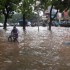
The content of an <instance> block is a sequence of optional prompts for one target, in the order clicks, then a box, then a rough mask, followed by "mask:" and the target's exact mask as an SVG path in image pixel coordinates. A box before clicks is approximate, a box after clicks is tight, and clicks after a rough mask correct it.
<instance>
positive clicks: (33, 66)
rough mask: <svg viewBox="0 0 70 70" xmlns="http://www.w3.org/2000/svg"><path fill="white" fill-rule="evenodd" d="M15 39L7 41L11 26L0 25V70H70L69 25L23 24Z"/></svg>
mask: <svg viewBox="0 0 70 70" xmlns="http://www.w3.org/2000/svg"><path fill="white" fill-rule="evenodd" d="M17 28H18V30H19V38H18V42H8V40H7V38H8V36H9V35H10V31H11V29H12V27H8V28H7V31H4V30H3V29H2V28H0V70H70V28H65V27H52V31H49V30H48V27H40V29H39V31H38V27H27V28H26V32H24V31H23V30H22V27H17Z"/></svg>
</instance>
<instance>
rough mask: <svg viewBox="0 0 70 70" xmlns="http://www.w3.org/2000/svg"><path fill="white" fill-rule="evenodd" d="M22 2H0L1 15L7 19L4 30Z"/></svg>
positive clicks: (2, 0) (16, 0)
mask: <svg viewBox="0 0 70 70" xmlns="http://www.w3.org/2000/svg"><path fill="white" fill-rule="evenodd" d="M20 1H21V0H0V14H3V15H4V17H5V20H4V26H3V27H4V29H6V27H7V24H6V23H7V19H8V18H9V17H10V16H12V14H13V12H14V10H16V7H17V5H18V4H19V2H20Z"/></svg>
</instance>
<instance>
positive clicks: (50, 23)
mask: <svg viewBox="0 0 70 70" xmlns="http://www.w3.org/2000/svg"><path fill="white" fill-rule="evenodd" d="M52 9H53V5H52V6H51V9H50V22H49V30H50V31H51V25H52V17H51V16H52Z"/></svg>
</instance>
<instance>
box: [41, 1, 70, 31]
mask: <svg viewBox="0 0 70 70" xmlns="http://www.w3.org/2000/svg"><path fill="white" fill-rule="evenodd" d="M40 1H41V8H44V10H46V9H47V7H48V6H49V5H51V9H50V22H49V30H51V25H52V20H53V19H54V18H55V17H56V15H57V13H58V9H59V10H60V11H63V10H64V9H66V8H67V9H69V6H70V0H63V1H62V0H40ZM53 7H55V8H56V9H57V12H56V14H55V15H54V17H53V18H52V17H51V15H52V9H53Z"/></svg>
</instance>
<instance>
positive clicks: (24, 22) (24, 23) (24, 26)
mask: <svg viewBox="0 0 70 70" xmlns="http://www.w3.org/2000/svg"><path fill="white" fill-rule="evenodd" d="M23 30H24V31H25V30H26V21H25V14H23Z"/></svg>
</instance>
